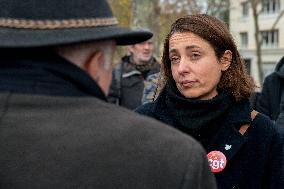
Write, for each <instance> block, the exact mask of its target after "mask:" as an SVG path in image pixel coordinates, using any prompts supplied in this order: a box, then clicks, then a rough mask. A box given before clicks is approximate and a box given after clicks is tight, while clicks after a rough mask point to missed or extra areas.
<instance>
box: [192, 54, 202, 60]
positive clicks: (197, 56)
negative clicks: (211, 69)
mask: <svg viewBox="0 0 284 189" xmlns="http://www.w3.org/2000/svg"><path fill="white" fill-rule="evenodd" d="M199 58H200V54H199V53H193V54H192V55H191V59H192V60H197V59H199Z"/></svg>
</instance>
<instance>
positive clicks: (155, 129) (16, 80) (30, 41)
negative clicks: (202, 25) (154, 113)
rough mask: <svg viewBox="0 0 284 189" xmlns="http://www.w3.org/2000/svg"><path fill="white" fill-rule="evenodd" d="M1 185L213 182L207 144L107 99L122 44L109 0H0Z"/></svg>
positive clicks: (127, 38) (132, 34)
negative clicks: (203, 145)
mask: <svg viewBox="0 0 284 189" xmlns="http://www.w3.org/2000/svg"><path fill="white" fill-rule="evenodd" d="M0 5H1V11H0V18H1V19H0V48H1V55H0V115H1V117H0V128H1V131H0V140H1V141H0V154H1V155H0V175H1V176H0V187H1V188H155V189H156V188H206V189H207V188H215V180H214V178H213V177H212V175H211V173H210V172H209V170H208V163H207V160H206V158H205V155H204V151H203V149H202V148H201V147H200V145H199V144H198V143H197V142H195V141H194V140H193V139H192V138H190V137H188V136H185V135H183V134H181V133H180V132H178V131H176V130H174V129H171V128H169V127H167V126H165V125H163V124H162V123H159V122H156V121H154V120H152V119H147V118H145V117H141V116H139V115H136V114H135V113H133V112H130V111H127V110H125V109H121V108H119V107H115V106H114V105H111V104H108V103H106V97H105V96H106V95H107V94H108V88H109V85H110V82H111V75H112V69H111V62H112V56H113V53H114V50H115V47H116V44H118V45H128V44H132V43H137V42H141V41H145V40H147V39H148V38H150V37H151V33H149V32H143V31H130V30H127V29H123V28H120V27H118V26H117V21H116V19H115V18H114V17H113V16H112V13H111V10H110V8H109V6H108V4H107V2H106V1H105V0H68V1H58V0H40V1H39V0H26V1H22V0H0Z"/></svg>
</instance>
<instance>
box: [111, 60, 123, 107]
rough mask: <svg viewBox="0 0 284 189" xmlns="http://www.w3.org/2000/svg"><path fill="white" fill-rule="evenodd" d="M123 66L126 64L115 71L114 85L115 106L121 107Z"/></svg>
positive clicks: (119, 65)
mask: <svg viewBox="0 0 284 189" xmlns="http://www.w3.org/2000/svg"><path fill="white" fill-rule="evenodd" d="M123 65H124V62H122V63H120V64H118V65H117V67H116V68H115V69H114V75H113V77H114V84H115V94H116V96H115V98H116V100H115V104H117V105H120V103H121V78H122V72H123Z"/></svg>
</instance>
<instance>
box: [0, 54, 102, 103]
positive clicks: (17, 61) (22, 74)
mask: <svg viewBox="0 0 284 189" xmlns="http://www.w3.org/2000/svg"><path fill="white" fill-rule="evenodd" d="M1 81H3V82H4V83H3V85H1V87H0V90H2V91H14V92H17V93H22V94H38V95H51V96H82V97H84V96H86V97H87V96H95V97H97V98H99V99H101V100H105V101H106V97H105V95H104V93H103V92H102V90H101V89H100V87H99V86H98V84H97V83H96V82H95V81H94V80H93V79H92V78H91V77H90V76H89V75H88V74H86V73H85V72H84V71H83V70H81V69H80V68H78V67H77V66H75V65H73V64H71V63H70V62H68V61H67V60H65V59H63V58H61V57H60V56H58V55H56V54H55V53H52V52H41V51H39V52H34V54H33V55H30V54H29V53H26V54H20V55H19V56H18V57H14V56H11V57H8V56H4V57H1V65H0V84H1Z"/></svg>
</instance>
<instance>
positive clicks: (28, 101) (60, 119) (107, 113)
mask: <svg viewBox="0 0 284 189" xmlns="http://www.w3.org/2000/svg"><path fill="white" fill-rule="evenodd" d="M4 98H5V99H6V100H5V99H4ZM1 99H3V101H2V102H3V105H4V104H5V105H6V106H9V111H8V112H6V114H9V115H12V114H13V115H18V116H19V117H18V118H17V119H18V120H21V119H27V117H25V116H28V117H29V119H31V118H33V117H34V118H35V119H36V120H38V121H39V122H40V121H46V120H48V122H49V124H50V125H52V124H54V125H60V124H61V123H66V122H65V120H66V121H68V125H65V124H63V125H61V126H60V127H68V128H70V129H71V128H72V127H81V128H85V127H86V128H90V127H91V128H92V129H99V130H105V131H108V132H109V131H110V130H111V131H112V132H113V133H114V134H116V135H125V136H127V135H128V136H131V135H140V137H147V138H149V139H151V140H153V141H156V142H158V141H159V140H165V141H166V140H169V139H171V140H173V141H176V142H179V143H181V144H182V143H183V144H191V145H193V144H196V145H198V144H197V142H195V140H194V139H192V138H191V137H189V136H187V135H185V134H183V133H181V132H180V131H178V130H176V129H173V128H171V127H169V126H167V125H165V124H163V123H161V122H159V121H157V120H154V119H152V118H149V117H145V116H142V115H139V114H137V113H135V112H133V111H131V110H128V109H126V108H123V107H119V106H115V105H113V104H110V103H106V102H104V101H102V100H100V99H98V98H88V97H50V96H40V95H19V94H1ZM4 101H6V102H4ZM7 103H8V104H7ZM23 112H25V113H24V114H23ZM130 138H131V137H130ZM154 138H156V139H155V140H154ZM134 140H135V138H133V141H134ZM185 146H186V145H185ZM189 146H190V145H189Z"/></svg>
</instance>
